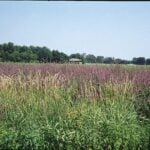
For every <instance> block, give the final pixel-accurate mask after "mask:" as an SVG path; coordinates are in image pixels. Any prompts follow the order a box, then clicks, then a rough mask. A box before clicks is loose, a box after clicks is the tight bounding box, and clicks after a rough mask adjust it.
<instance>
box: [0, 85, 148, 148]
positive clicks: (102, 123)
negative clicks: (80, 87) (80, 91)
mask: <svg viewBox="0 0 150 150" xmlns="http://www.w3.org/2000/svg"><path fill="white" fill-rule="evenodd" d="M125 87H126V89H127V85H125ZM104 89H105V92H104V93H103V99H99V100H97V101H96V100H93V101H91V100H88V99H85V98H83V97H76V98H74V96H75V92H74V90H75V89H74V90H73V87H68V88H67V89H64V88H58V87H55V88H54V87H52V88H48V89H45V90H44V91H41V90H38V89H35V88H28V89H26V90H24V89H22V88H21V87H20V88H18V87H17V85H16V87H15V86H14V85H13V86H12V88H11V86H10V88H7V89H3V90H1V91H0V103H1V104H2V105H1V110H0V120H1V121H0V149H41V150H43V149H50V150H51V149H52V150H53V149H54V150H55V149H56V150H58V149H69V150H72V149H94V150H95V149H100V150H101V149H148V148H149V147H150V144H149V139H150V126H149V123H150V122H149V119H147V121H146V122H141V120H140V119H138V116H137V115H138V113H137V111H136V109H135V106H134V98H135V97H134V95H132V91H131V93H130V92H129V90H128V91H127V90H124V92H123V93H122V94H121V95H119V94H120V93H119V88H118V87H117V86H116V87H115V85H114V86H109V85H107V86H106V87H105V88H104ZM116 89H117V90H116ZM121 90H122V89H121ZM101 91H102V90H101ZM115 91H116V92H117V91H118V93H117V94H115V93H116V92H115Z"/></svg>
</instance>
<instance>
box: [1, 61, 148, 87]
mask: <svg viewBox="0 0 150 150" xmlns="http://www.w3.org/2000/svg"><path fill="white" fill-rule="evenodd" d="M37 72H40V73H41V80H42V78H44V77H45V76H47V75H48V74H49V75H52V76H53V75H56V74H57V76H58V78H59V77H64V78H65V79H66V80H72V79H77V80H78V81H79V82H80V83H81V84H82V83H84V82H87V81H91V82H92V83H93V84H104V83H107V82H112V83H123V82H125V81H131V82H133V83H134V85H135V86H134V87H135V90H138V89H140V88H141V87H150V68H149V67H139V66H137V67H131V66H102V65H73V64H71V65H69V64H32V65H31V64H0V75H1V76H2V75H6V76H11V77H12V76H17V75H20V74H23V75H25V76H28V75H29V74H30V75H32V76H34V75H35V74H36V73H37Z"/></svg>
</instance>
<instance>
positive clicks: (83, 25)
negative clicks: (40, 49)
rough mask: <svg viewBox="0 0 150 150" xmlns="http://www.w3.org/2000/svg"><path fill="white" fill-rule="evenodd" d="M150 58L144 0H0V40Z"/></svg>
mask: <svg viewBox="0 0 150 150" xmlns="http://www.w3.org/2000/svg"><path fill="white" fill-rule="evenodd" d="M9 41H11V42H13V43H15V44H18V45H35V46H47V47H48V48H50V49H58V50H59V51H62V52H65V53H67V54H71V53H76V52H79V53H86V54H89V53H90V54H94V55H96V56H98V55H100V56H105V57H108V56H111V57H115V58H122V59H132V58H133V57H138V56H144V57H146V58H150V2H38V1H37V2H33V1H31V2H30V1H28V2H27V1H26V2H25V1H21V2H17V1H13V2H10V1H9V2H4V1H3V2H0V43H6V42H9Z"/></svg>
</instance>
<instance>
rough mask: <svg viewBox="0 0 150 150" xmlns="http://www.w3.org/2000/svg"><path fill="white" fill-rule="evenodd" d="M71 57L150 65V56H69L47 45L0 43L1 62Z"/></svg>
mask: <svg viewBox="0 0 150 150" xmlns="http://www.w3.org/2000/svg"><path fill="white" fill-rule="evenodd" d="M69 58H78V59H81V60H82V63H105V64H114V63H115V64H130V63H132V64H138V65H144V64H146V65H150V58H147V59H145V58H144V57H137V58H135V57H134V58H133V59H132V61H129V60H123V59H120V58H117V59H115V58H113V57H104V56H94V55H93V54H86V53H83V54H80V53H74V54H71V55H70V56H68V55H67V54H65V53H63V52H59V51H58V50H50V49H49V48H47V47H39V46H25V45H24V46H19V45H14V44H13V43H12V42H9V43H4V44H0V62H26V63H29V62H40V63H67V62H69Z"/></svg>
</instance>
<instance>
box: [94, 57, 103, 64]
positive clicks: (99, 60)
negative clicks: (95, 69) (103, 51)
mask: <svg viewBox="0 0 150 150" xmlns="http://www.w3.org/2000/svg"><path fill="white" fill-rule="evenodd" d="M96 62H97V63H103V62H104V56H97V57H96Z"/></svg>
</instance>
